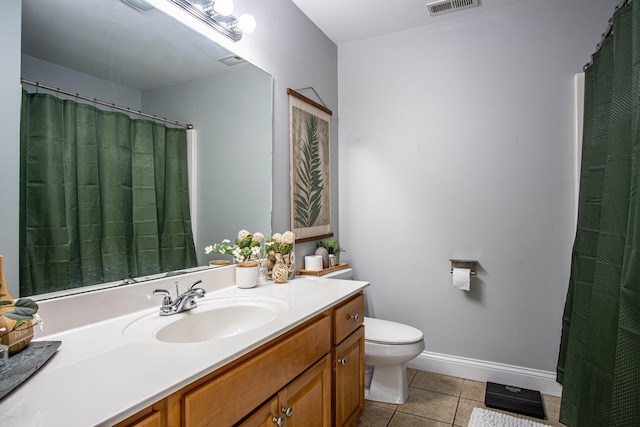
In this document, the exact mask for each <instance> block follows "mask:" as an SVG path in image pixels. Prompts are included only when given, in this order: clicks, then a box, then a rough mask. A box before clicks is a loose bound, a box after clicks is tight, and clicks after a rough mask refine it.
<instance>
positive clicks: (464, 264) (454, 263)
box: [449, 259, 478, 276]
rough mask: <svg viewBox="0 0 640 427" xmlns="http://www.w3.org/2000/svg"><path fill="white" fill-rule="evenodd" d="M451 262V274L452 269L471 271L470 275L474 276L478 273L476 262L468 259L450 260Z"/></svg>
mask: <svg viewBox="0 0 640 427" xmlns="http://www.w3.org/2000/svg"><path fill="white" fill-rule="evenodd" d="M449 261H451V273H453V269H454V268H468V269H469V270H471V275H472V276H475V275H476V272H477V271H478V261H476V260H469V259H450V260H449Z"/></svg>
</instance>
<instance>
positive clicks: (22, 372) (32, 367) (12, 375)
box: [0, 341, 62, 399]
mask: <svg viewBox="0 0 640 427" xmlns="http://www.w3.org/2000/svg"><path fill="white" fill-rule="evenodd" d="M60 344H62V342H61V341H31V342H30V343H29V345H27V346H26V347H25V348H24V350H22V351H20V352H19V353H16V354H14V355H13V356H10V357H9V363H8V364H7V366H6V367H5V368H4V369H3V370H2V371H0V377H1V378H2V381H0V399H2V398H3V397H5V396H6V395H7V394H9V393H10V392H11V391H12V390H13V389H14V388H16V387H18V386H19V385H20V384H22V383H23V382H24V381H26V380H27V378H29V377H30V376H31V375H33V374H34V373H35V372H36V371H37V370H38V369H40V367H41V366H42V365H44V364H45V363H46V362H47V360H49V359H50V358H51V356H53V355H54V354H55V352H56V351H58V347H60Z"/></svg>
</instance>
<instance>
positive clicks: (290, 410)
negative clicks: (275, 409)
mask: <svg viewBox="0 0 640 427" xmlns="http://www.w3.org/2000/svg"><path fill="white" fill-rule="evenodd" d="M282 413H283V414H284V415H285V416H286V417H287V418H291V415H293V408H292V407H291V406H289V407H288V408H282Z"/></svg>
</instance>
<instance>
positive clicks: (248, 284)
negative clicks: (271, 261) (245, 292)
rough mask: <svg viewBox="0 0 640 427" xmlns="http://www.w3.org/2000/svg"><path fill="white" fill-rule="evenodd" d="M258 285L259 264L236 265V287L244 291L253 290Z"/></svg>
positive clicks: (245, 263)
mask: <svg viewBox="0 0 640 427" xmlns="http://www.w3.org/2000/svg"><path fill="white" fill-rule="evenodd" d="M256 284H258V263H257V262H241V263H238V264H236V286H237V287H239V288H243V289H248V288H253V287H255V286H256Z"/></svg>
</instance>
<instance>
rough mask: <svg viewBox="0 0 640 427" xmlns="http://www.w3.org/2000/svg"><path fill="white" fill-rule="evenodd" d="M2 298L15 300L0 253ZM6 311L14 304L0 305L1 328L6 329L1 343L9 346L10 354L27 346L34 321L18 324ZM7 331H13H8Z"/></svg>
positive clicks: (31, 334) (1, 334) (0, 292)
mask: <svg viewBox="0 0 640 427" xmlns="http://www.w3.org/2000/svg"><path fill="white" fill-rule="evenodd" d="M0 295H4V296H1V297H0V300H7V301H11V302H15V301H14V299H13V298H11V295H10V294H9V290H8V289H7V283H6V282H5V280H4V266H3V260H2V255H0ZM6 311H13V306H0V329H3V328H4V329H5V330H4V331H3V332H0V336H2V338H0V344H4V345H6V346H8V347H9V354H15V353H17V352H19V351H20V350H22V349H23V348H25V347H26V346H27V345H28V344H29V343H30V342H31V340H32V339H33V323H32V322H31V321H30V320H29V321H27V322H23V323H21V324H19V325H18V326H16V324H17V323H18V322H16V321H15V320H12V319H9V318H8V317H5V316H2V313H4V312H6ZM7 331H11V332H9V333H7Z"/></svg>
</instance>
